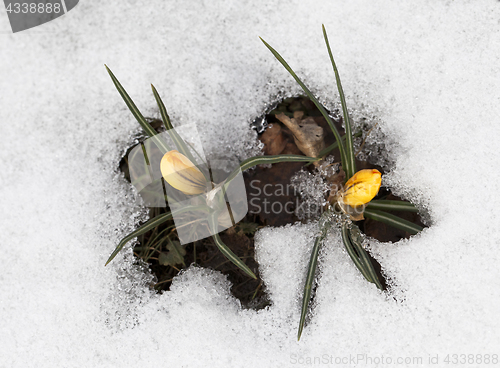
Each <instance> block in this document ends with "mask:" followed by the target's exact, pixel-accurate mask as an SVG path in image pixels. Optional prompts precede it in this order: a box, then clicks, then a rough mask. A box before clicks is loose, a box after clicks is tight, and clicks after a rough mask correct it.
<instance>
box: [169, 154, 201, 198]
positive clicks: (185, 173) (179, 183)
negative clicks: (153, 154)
mask: <svg viewBox="0 0 500 368" xmlns="http://www.w3.org/2000/svg"><path fill="white" fill-rule="evenodd" d="M160 170H161V174H162V175H163V178H164V179H165V180H166V181H167V183H169V184H170V185H171V186H172V187H174V188H175V189H177V190H180V191H181V192H183V193H185V194H189V195H196V194H201V193H204V192H205V191H206V189H207V184H206V181H205V177H204V175H203V174H202V172H201V171H200V170H199V169H198V168H197V167H196V166H195V165H194V164H193V163H192V162H191V161H190V160H189V159H188V158H187V157H186V156H184V155H183V154H182V153H179V152H178V151H176V150H172V151H168V152H167V153H165V155H164V156H163V158H162V159H161V162H160Z"/></svg>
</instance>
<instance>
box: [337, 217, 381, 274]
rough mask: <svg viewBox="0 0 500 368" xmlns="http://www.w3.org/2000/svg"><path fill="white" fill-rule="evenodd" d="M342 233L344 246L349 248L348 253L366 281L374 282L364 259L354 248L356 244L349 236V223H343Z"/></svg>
mask: <svg viewBox="0 0 500 368" xmlns="http://www.w3.org/2000/svg"><path fill="white" fill-rule="evenodd" d="M341 234H342V242H343V243H344V247H345V249H346V250H347V254H349V256H350V257H351V259H352V261H353V262H354V265H355V266H356V267H357V268H358V270H359V272H361V274H362V275H363V277H364V278H365V279H366V281H368V282H372V283H373V279H372V278H371V276H370V273H369V272H368V271H367V270H366V269H365V265H364V263H363V261H362V260H361V259H360V258H359V256H358V254H356V251H355V250H354V245H353V244H352V241H351V237H350V236H349V228H348V227H347V224H342V228H341Z"/></svg>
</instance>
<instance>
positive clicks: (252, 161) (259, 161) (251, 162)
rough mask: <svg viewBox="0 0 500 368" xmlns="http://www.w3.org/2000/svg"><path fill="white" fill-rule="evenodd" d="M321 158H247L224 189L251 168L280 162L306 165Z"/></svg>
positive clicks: (290, 156)
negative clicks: (304, 163)
mask: <svg viewBox="0 0 500 368" xmlns="http://www.w3.org/2000/svg"><path fill="white" fill-rule="evenodd" d="M318 160H319V158H315V157H308V156H302V155H275V156H257V157H250V158H247V159H246V160H245V161H243V162H242V163H241V164H240V167H239V168H237V169H236V170H234V171H233V172H232V173H231V174H230V175H229V176H228V177H227V179H226V184H224V187H227V185H229V183H230V182H231V180H233V179H234V178H235V176H236V175H238V173H239V172H240V171H241V172H243V171H245V170H248V169H250V168H251V167H254V166H257V165H264V164H276V163H279V162H306V163H312V162H314V161H318Z"/></svg>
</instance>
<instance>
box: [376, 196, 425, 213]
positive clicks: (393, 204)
mask: <svg viewBox="0 0 500 368" xmlns="http://www.w3.org/2000/svg"><path fill="white" fill-rule="evenodd" d="M366 208H368V209H371V210H380V211H407V212H418V208H417V207H415V206H414V205H413V204H411V203H410V202H405V201H390V200H386V199H374V200H372V201H371V202H369V203H368V204H367V205H366Z"/></svg>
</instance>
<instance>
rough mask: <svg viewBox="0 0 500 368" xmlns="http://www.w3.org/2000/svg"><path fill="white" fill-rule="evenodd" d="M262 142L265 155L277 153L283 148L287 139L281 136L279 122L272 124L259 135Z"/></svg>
mask: <svg viewBox="0 0 500 368" xmlns="http://www.w3.org/2000/svg"><path fill="white" fill-rule="evenodd" d="M260 140H261V141H262V143H264V153H265V154H266V155H270V156H272V155H279V154H280V153H281V152H283V150H284V149H285V146H286V144H287V139H286V138H285V137H284V136H283V131H282V129H281V126H280V125H279V124H272V125H271V126H269V127H268V128H267V129H266V130H265V131H264V133H262V135H261V136H260Z"/></svg>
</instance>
